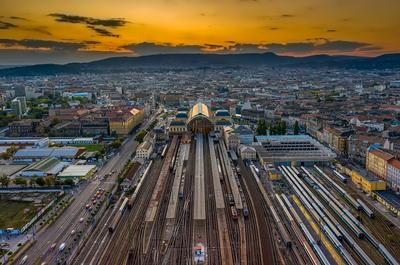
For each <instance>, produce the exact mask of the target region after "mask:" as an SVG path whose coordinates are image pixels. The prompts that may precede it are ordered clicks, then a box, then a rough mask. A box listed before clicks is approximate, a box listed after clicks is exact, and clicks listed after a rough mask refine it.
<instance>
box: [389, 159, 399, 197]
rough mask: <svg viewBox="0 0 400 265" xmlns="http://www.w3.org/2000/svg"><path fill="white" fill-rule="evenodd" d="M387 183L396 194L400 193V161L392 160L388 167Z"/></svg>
mask: <svg viewBox="0 0 400 265" xmlns="http://www.w3.org/2000/svg"><path fill="white" fill-rule="evenodd" d="M386 183H387V185H388V187H389V188H391V189H392V190H394V191H395V192H400V161H399V160H397V159H392V160H390V161H389V163H388V165H387V179H386Z"/></svg>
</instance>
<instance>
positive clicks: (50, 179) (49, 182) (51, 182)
mask: <svg viewBox="0 0 400 265" xmlns="http://www.w3.org/2000/svg"><path fill="white" fill-rule="evenodd" d="M44 182H45V184H46V186H52V185H54V183H55V182H56V179H55V177H53V176H48V177H45V178H44Z"/></svg>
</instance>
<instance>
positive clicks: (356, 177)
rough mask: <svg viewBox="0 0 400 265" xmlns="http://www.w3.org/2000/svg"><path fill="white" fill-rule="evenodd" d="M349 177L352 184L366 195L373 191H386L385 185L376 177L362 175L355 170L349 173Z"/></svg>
mask: <svg viewBox="0 0 400 265" xmlns="http://www.w3.org/2000/svg"><path fill="white" fill-rule="evenodd" d="M350 176H351V180H352V181H353V183H354V184H356V185H357V186H358V187H359V188H361V189H362V190H363V191H365V192H367V193H371V192H372V191H374V190H386V183H385V182H384V181H382V180H380V179H378V178H376V177H375V178H374V177H371V176H367V174H365V175H363V174H361V173H359V172H357V171H355V170H352V171H351V173H350Z"/></svg>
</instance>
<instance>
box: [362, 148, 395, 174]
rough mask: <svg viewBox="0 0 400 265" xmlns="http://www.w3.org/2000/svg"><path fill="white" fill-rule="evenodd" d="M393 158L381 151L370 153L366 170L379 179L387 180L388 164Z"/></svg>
mask: <svg viewBox="0 0 400 265" xmlns="http://www.w3.org/2000/svg"><path fill="white" fill-rule="evenodd" d="M393 158H394V156H393V155H391V154H389V153H387V152H385V151H382V150H380V149H375V150H371V151H368V152H367V161H366V168H367V169H368V170H369V171H371V172H372V173H374V174H375V175H377V176H378V177H379V178H381V179H383V180H386V178H387V166H388V162H389V160H391V159H393Z"/></svg>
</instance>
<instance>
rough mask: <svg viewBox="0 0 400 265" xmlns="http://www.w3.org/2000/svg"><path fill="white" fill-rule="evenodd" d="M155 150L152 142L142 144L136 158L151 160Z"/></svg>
mask: <svg viewBox="0 0 400 265" xmlns="http://www.w3.org/2000/svg"><path fill="white" fill-rule="evenodd" d="M153 148H154V147H153V144H152V143H151V141H144V142H142V143H141V144H140V145H139V146H138V147H137V149H136V158H140V159H149V158H150V156H151V154H152V153H153Z"/></svg>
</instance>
